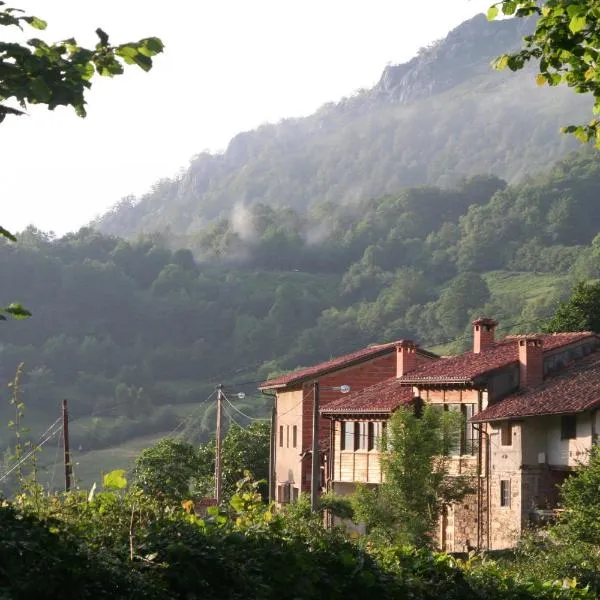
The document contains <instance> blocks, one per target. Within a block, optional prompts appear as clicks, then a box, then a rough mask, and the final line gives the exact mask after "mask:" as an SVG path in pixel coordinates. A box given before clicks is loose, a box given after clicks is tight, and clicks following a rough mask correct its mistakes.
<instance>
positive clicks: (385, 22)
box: [0, 0, 492, 233]
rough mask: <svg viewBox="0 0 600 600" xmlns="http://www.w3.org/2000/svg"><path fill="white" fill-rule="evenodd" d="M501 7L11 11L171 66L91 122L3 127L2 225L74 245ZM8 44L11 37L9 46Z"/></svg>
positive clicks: (316, 0) (248, 4) (471, 2)
mask: <svg viewBox="0 0 600 600" xmlns="http://www.w3.org/2000/svg"><path fill="white" fill-rule="evenodd" d="M491 3H492V0H427V1H426V2H418V1H417V0H302V1H301V2H299V1H297V0H252V1H248V0H196V1H194V0H171V2H169V3H166V2H157V1H155V0H143V1H142V0H102V1H101V2H100V1H98V0H85V1H83V0H52V2H48V0H29V1H27V0H22V1H21V0H13V1H12V2H9V3H8V4H9V5H13V6H18V7H20V8H24V9H26V10H27V11H28V12H30V13H31V14H35V15H36V16H39V17H41V18H44V19H46V20H47V21H48V22H49V27H48V29H47V31H46V32H44V33H43V34H39V33H38V32H33V31H32V33H31V34H30V33H29V32H28V33H27V36H28V37H33V36H34V35H35V36H38V37H43V38H45V39H48V40H51V41H56V40H59V39H64V38H66V37H71V36H74V37H76V38H77V40H78V41H79V42H80V43H83V44H91V43H95V35H94V33H93V32H94V30H95V29H96V27H102V28H103V29H104V30H105V31H107V32H108V33H109V34H110V36H111V40H113V41H114V42H125V41H130V40H134V39H139V38H141V37H147V36H150V35H157V36H159V37H161V38H162V40H163V42H164V43H165V45H166V48H165V53H164V54H163V55H162V56H159V57H157V59H156V61H155V67H154V69H152V71H151V72H150V73H142V72H141V71H139V69H137V67H131V68H129V69H127V71H126V74H125V75H124V76H121V77H118V78H116V79H114V80H105V79H101V80H100V79H99V80H96V83H95V86H94V88H93V89H92V91H91V92H90V94H89V96H88V117H87V118H86V119H79V118H78V117H76V116H75V113H74V112H73V111H72V110H71V109H57V110H56V111H54V112H49V111H46V110H43V109H41V108H39V109H34V110H32V111H31V116H29V117H20V118H7V119H6V120H5V121H4V123H3V124H2V125H0V136H1V138H0V139H1V141H2V143H1V144H0V165H1V169H2V172H1V176H0V207H1V210H2V214H1V217H0V224H2V225H3V226H5V227H7V228H9V229H13V230H19V229H22V228H23V227H25V226H26V225H27V224H29V223H33V224H35V225H36V226H37V227H39V228H41V229H44V230H53V231H55V232H57V233H64V232H66V231H70V230H73V229H77V228H78V227H80V226H81V225H83V224H85V223H86V222H87V221H89V220H90V219H91V218H93V217H94V216H95V215H96V214H98V213H101V212H103V211H104V210H105V209H106V208H108V207H109V206H111V205H112V204H114V203H115V202H117V201H118V200H119V199H120V198H121V197H123V196H126V195H128V194H140V193H143V192H144V191H146V190H148V189H149V187H150V186H151V185H152V183H153V182H155V181H156V180H157V179H159V178H161V177H169V176H172V175H174V174H176V173H177V172H178V171H179V170H180V169H181V168H183V167H186V166H187V164H188V162H189V160H190V158H192V156H193V155H194V154H197V153H199V152H201V151H203V150H207V149H209V150H211V151H219V150H222V149H224V148H225V146H226V145H227V142H228V141H229V140H230V139H231V137H232V136H234V135H235V134H236V133H238V132H240V131H244V130H247V129H252V128H254V127H256V126H258V125H260V124H261V123H264V122H267V121H269V122H272V121H277V120H279V119H281V118H284V117H294V116H302V115H306V114H310V113H311V112H313V111H314V110H315V109H316V108H317V107H318V106H320V105H321V104H323V103H325V102H328V101H331V100H338V99H340V98H341V97H343V96H346V95H350V94H351V93H352V92H353V91H355V90H357V89H359V88H361V87H369V86H371V85H373V84H374V83H375V82H376V81H377V79H378V78H379V76H380V74H381V71H382V70H383V68H384V67H385V65H386V64H387V63H397V62H403V61H405V60H408V59H409V58H411V57H412V56H413V55H414V53H415V52H416V50H417V49H418V48H419V47H421V46H424V45H426V44H428V43H429V42H431V41H433V40H435V39H438V38H440V37H443V36H444V35H445V34H446V33H447V32H448V31H449V30H450V29H452V28H453V27H455V26H456V25H458V24H459V23H460V22H461V21H463V20H465V19H467V18H469V17H470V16H472V15H474V14H476V13H478V12H482V11H484V10H485V9H486V8H487V7H488V6H489V5H490V4H491ZM3 33H4V32H3Z"/></svg>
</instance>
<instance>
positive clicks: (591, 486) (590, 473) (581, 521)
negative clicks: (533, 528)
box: [556, 446, 600, 546]
mask: <svg viewBox="0 0 600 600" xmlns="http://www.w3.org/2000/svg"><path fill="white" fill-rule="evenodd" d="M599 489H600V448H599V447H598V446H593V447H592V450H591V452H590V456H589V462H588V464H587V465H585V466H582V467H581V469H580V470H579V472H578V473H577V474H576V475H574V476H572V477H569V478H567V479H566V480H565V482H564V483H563V484H562V486H561V488H560V494H561V499H562V503H563V508H564V512H562V513H561V515H560V518H559V521H558V523H557V526H556V533H557V534H558V536H557V537H558V538H559V539H569V540H571V541H579V542H585V543H589V544H593V545H595V546H600V496H599V495H598V490H599Z"/></svg>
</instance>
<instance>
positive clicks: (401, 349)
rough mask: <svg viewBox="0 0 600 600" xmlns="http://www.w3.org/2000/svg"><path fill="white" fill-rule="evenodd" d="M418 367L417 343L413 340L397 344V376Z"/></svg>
mask: <svg viewBox="0 0 600 600" xmlns="http://www.w3.org/2000/svg"><path fill="white" fill-rule="evenodd" d="M416 367H417V345H416V344H415V343H414V342H413V341H411V340H400V341H399V342H398V343H397V344H396V377H402V376H403V375H406V374H407V373H408V372H409V371H413V370H414V369H416Z"/></svg>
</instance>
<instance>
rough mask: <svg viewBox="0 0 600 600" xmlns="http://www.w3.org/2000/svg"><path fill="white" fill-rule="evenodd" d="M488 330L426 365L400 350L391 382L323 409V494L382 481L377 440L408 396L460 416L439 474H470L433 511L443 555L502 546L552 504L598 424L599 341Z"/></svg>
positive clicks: (476, 331)
mask: <svg viewBox="0 0 600 600" xmlns="http://www.w3.org/2000/svg"><path fill="white" fill-rule="evenodd" d="M496 326H497V323H496V322H495V321H494V320H492V319H478V320H477V321H475V322H474V323H473V349H472V351H470V352H465V353H463V354H460V355H457V356H453V357H449V358H442V359H441V360H439V361H436V362H432V363H429V364H426V365H423V364H421V365H419V364H417V363H416V362H411V358H410V357H411V356H412V355H414V353H415V352H416V351H417V349H416V348H414V345H413V348H411V344H410V343H407V342H405V343H404V344H403V346H399V352H400V353H404V354H405V355H406V356H407V357H408V358H407V360H406V361H405V365H406V368H405V369H404V372H403V373H402V374H399V376H398V377H397V378H395V379H394V380H388V381H384V382H380V383H378V384H375V385H374V386H371V387H370V388H366V389H364V390H361V391H358V392H356V393H352V394H350V395H349V397H347V398H346V399H345V400H344V402H343V403H342V402H341V401H338V402H334V403H331V404H330V405H329V406H327V407H324V408H323V409H322V414H323V416H324V417H326V418H328V419H329V420H330V421H331V428H330V429H331V439H332V448H333V452H332V453H331V460H330V464H329V465H328V466H329V473H330V481H331V484H330V487H331V489H333V490H334V491H336V492H338V493H341V494H347V493H351V492H352V491H353V489H354V486H355V484H356V483H357V482H364V483H367V484H373V485H377V484H378V483H380V482H381V481H382V480H383V476H382V473H381V469H380V466H379V464H380V450H379V445H378V444H377V442H376V438H377V436H378V435H379V436H380V435H381V432H382V431H383V430H384V428H385V423H386V421H387V419H388V418H389V417H390V415H391V414H392V413H393V412H394V410H396V409H397V408H398V407H400V406H401V405H403V404H407V403H410V402H412V401H413V399H415V398H419V399H421V400H422V401H423V402H427V403H430V404H437V405H441V406H443V408H444V410H456V411H460V412H461V413H462V415H463V416H464V426H463V430H462V431H461V436H460V444H459V447H457V448H456V450H455V452H454V453H453V456H452V457H451V461H450V473H451V475H452V474H453V475H458V474H460V475H466V476H470V477H472V478H473V479H472V484H473V485H472V487H473V489H474V490H475V493H473V494H472V495H470V496H468V497H466V498H464V499H463V500H462V501H461V502H459V503H456V504H454V505H452V506H449V507H447V508H446V510H445V511H444V514H443V515H442V517H441V519H440V522H439V525H438V531H437V539H438V543H439V546H440V547H441V548H442V549H444V550H446V551H450V552H465V551H468V550H470V549H474V548H478V549H484V548H487V549H501V548H507V547H511V546H513V545H514V543H515V541H516V539H517V537H518V535H519V534H520V533H521V532H522V531H523V529H524V528H525V527H526V526H527V524H528V523H529V522H530V521H531V520H532V519H535V518H536V516H537V517H539V516H540V515H543V514H544V510H545V509H547V508H552V507H554V506H556V503H557V493H556V485H557V484H558V483H560V482H561V481H562V480H564V478H565V477H566V476H567V475H568V473H569V472H570V471H572V470H573V469H575V468H576V467H577V465H578V464H579V463H580V461H581V460H584V459H585V457H586V455H587V451H588V450H589V448H591V445H592V444H593V443H594V441H595V435H596V431H597V426H598V425H600V421H598V415H597V412H596V408H595V407H596V406H600V357H599V356H598V355H596V354H595V351H596V349H597V348H598V343H599V339H598V337H597V336H596V335H594V334H592V333H587V332H583V333H560V334H551V335H539V336H538V335H525V336H509V337H506V338H504V339H503V340H500V341H496V340H495V329H496ZM596 380H597V382H598V388H597V391H596V387H595V385H596ZM363 435H366V437H364V438H363V437H362V436H363ZM353 436H354V437H353Z"/></svg>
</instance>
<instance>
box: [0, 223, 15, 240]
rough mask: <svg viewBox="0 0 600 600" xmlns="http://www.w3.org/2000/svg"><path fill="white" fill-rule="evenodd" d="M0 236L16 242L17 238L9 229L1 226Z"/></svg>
mask: <svg viewBox="0 0 600 600" xmlns="http://www.w3.org/2000/svg"><path fill="white" fill-rule="evenodd" d="M0 237H5V238H7V239H9V240H10V241H11V242H16V241H17V238H16V237H15V236H14V235H13V234H12V233H11V232H10V231H8V230H7V229H4V227H1V226H0Z"/></svg>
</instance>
